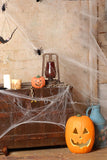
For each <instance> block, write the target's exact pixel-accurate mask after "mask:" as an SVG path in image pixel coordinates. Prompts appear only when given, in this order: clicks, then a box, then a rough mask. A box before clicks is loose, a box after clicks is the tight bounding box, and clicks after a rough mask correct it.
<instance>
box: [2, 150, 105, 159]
mask: <svg viewBox="0 0 107 160" xmlns="http://www.w3.org/2000/svg"><path fill="white" fill-rule="evenodd" d="M0 160H107V148H103V149H99V150H96V151H92V152H90V153H87V154H74V153H71V152H70V151H69V150H68V148H66V147H64V148H50V149H49V148H48V149H47V148H46V149H32V150H23V151H22V150H19V151H11V152H10V154H9V155H8V156H7V157H6V156H4V155H0Z"/></svg>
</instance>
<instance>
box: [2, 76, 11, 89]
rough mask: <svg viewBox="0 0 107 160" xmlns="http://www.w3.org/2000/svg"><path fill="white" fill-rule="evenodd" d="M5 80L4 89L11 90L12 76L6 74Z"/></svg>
mask: <svg viewBox="0 0 107 160" xmlns="http://www.w3.org/2000/svg"><path fill="white" fill-rule="evenodd" d="M3 80H4V88H7V89H10V88H11V82H10V75H9V74H4V75H3Z"/></svg>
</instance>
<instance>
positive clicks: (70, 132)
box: [65, 115, 95, 153]
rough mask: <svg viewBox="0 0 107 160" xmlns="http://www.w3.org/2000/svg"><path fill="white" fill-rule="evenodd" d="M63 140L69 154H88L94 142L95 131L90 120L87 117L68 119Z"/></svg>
mask: <svg viewBox="0 0 107 160" xmlns="http://www.w3.org/2000/svg"><path fill="white" fill-rule="evenodd" d="M65 139H66V144H67V146H68V148H69V150H70V151H71V152H73V153H87V152H90V151H91V150H92V147H93V145H94V140H95V129H94V124H93V122H92V120H91V119H90V118H89V117H88V116H80V115H78V116H72V117H70V118H69V119H68V121H67V123H66V129H65Z"/></svg>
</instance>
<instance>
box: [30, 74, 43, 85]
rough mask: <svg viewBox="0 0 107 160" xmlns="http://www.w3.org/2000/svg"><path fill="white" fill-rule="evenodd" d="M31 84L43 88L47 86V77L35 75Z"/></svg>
mask: <svg viewBox="0 0 107 160" xmlns="http://www.w3.org/2000/svg"><path fill="white" fill-rule="evenodd" d="M31 84H32V87H34V88H42V87H44V86H45V78H44V77H42V76H39V75H38V76H37V77H33V78H32V80H31Z"/></svg>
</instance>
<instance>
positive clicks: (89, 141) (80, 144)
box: [71, 139, 91, 148]
mask: <svg viewBox="0 0 107 160" xmlns="http://www.w3.org/2000/svg"><path fill="white" fill-rule="evenodd" d="M71 143H72V145H73V146H78V147H80V148H83V147H88V146H89V145H90V143H91V139H89V140H88V141H87V142H86V143H79V142H77V143H75V142H74V141H73V140H72V139H71Z"/></svg>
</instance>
